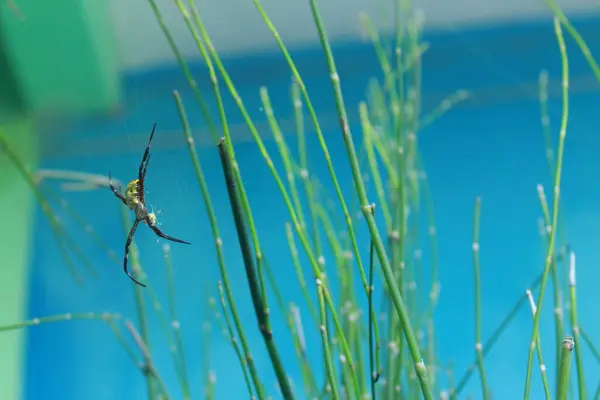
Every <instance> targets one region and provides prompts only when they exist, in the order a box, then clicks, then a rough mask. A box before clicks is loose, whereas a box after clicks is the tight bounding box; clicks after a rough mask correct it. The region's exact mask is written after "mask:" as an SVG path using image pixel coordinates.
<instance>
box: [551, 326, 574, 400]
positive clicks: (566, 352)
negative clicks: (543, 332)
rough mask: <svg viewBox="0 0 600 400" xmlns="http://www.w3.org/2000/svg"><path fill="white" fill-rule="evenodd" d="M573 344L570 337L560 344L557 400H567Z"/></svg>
mask: <svg viewBox="0 0 600 400" xmlns="http://www.w3.org/2000/svg"><path fill="white" fill-rule="evenodd" d="M574 346H575V342H573V338H572V337H570V336H567V337H565V339H564V340H563V342H562V350H561V354H560V366H559V374H558V394H557V396H556V399H557V400H567V394H568V391H569V374H570V372H571V352H572V351H573V347H574Z"/></svg>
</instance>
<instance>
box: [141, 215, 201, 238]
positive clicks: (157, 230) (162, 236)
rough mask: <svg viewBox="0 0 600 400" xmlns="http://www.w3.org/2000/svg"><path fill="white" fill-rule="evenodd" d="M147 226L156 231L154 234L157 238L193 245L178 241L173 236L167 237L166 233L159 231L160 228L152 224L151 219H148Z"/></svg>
mask: <svg viewBox="0 0 600 400" xmlns="http://www.w3.org/2000/svg"><path fill="white" fill-rule="evenodd" d="M146 224H148V226H149V227H150V229H152V230H153V231H154V233H156V235H157V236H160V237H161V238H163V239H167V240H170V241H171V242H176V243H183V244H191V243H190V242H186V241H185V240H181V239H176V238H174V237H172V236H169V235H167V234H166V233H164V232H163V231H161V230H160V229H158V227H156V225H154V224H152V222H151V221H150V218H148V217H146Z"/></svg>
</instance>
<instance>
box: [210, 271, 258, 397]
mask: <svg viewBox="0 0 600 400" xmlns="http://www.w3.org/2000/svg"><path fill="white" fill-rule="evenodd" d="M217 285H218V289H219V300H220V303H221V311H222V312H223V318H224V319H225V324H226V326H227V332H228V333H229V338H230V340H231V344H232V345H233V349H234V350H235V354H236V356H237V358H238V361H239V362H240V366H241V367H242V372H243V374H244V382H246V387H247V389H248V394H249V395H250V398H251V399H252V398H254V394H253V390H252V383H251V382H250V377H249V376H248V371H247V370H246V363H245V362H244V355H243V354H242V351H241V350H240V346H239V345H238V342H237V339H236V337H235V333H234V332H233V327H232V326H231V322H230V321H229V313H228V312H227V303H226V302H225V295H224V294H223V283H222V282H221V281H219V282H218V284H217Z"/></svg>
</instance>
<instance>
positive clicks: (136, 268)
mask: <svg viewBox="0 0 600 400" xmlns="http://www.w3.org/2000/svg"><path fill="white" fill-rule="evenodd" d="M118 207H119V211H120V212H121V223H122V225H123V233H124V235H125V237H126V236H127V235H128V234H129V229H130V223H131V218H130V217H129V209H128V208H127V207H125V206H124V205H123V204H120V203H119V205H118ZM130 249H131V250H130V251H129V259H130V260H131V266H132V269H133V272H134V273H135V274H136V276H139V278H140V279H142V280H145V279H146V273H145V272H144V270H143V269H142V266H141V265H140V258H139V252H138V249H137V246H136V245H135V240H133V241H132V242H131V247H130ZM133 286H134V288H133V296H134V303H135V308H136V312H137V317H138V324H139V328H140V334H141V340H142V341H143V343H144V346H145V348H146V349H147V350H148V351H150V333H149V330H148V321H147V318H148V314H147V312H146V302H145V300H144V293H143V288H142V287H141V286H140V285H133ZM136 332H137V331H136ZM146 388H147V390H148V399H149V400H154V399H155V397H156V396H155V390H154V385H153V383H152V379H151V377H150V376H149V375H146Z"/></svg>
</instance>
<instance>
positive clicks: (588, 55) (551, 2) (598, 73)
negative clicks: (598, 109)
mask: <svg viewBox="0 0 600 400" xmlns="http://www.w3.org/2000/svg"><path fill="white" fill-rule="evenodd" d="M546 3H548V6H550V8H551V9H552V12H553V13H554V15H555V16H556V18H558V20H559V21H560V22H561V24H563V25H564V27H565V28H566V29H567V32H569V34H570V35H571V37H572V38H573V39H574V40H575V42H576V43H577V45H578V46H579V49H580V50H581V53H582V54H583V56H584V57H585V59H586V60H587V62H588V64H589V66H590V68H591V69H592V72H593V73H594V76H595V77H596V79H597V80H598V82H600V67H598V63H597V62H596V60H595V59H594V56H593V55H592V52H591V51H590V48H589V47H588V46H587V44H586V43H585V40H583V38H582V37H581V35H580V34H579V32H577V30H576V29H575V27H574V26H573V25H571V23H570V22H569V19H568V18H567V16H566V15H565V14H564V13H563V12H562V10H561V9H560V7H559V6H558V4H556V1H555V0H546Z"/></svg>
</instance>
